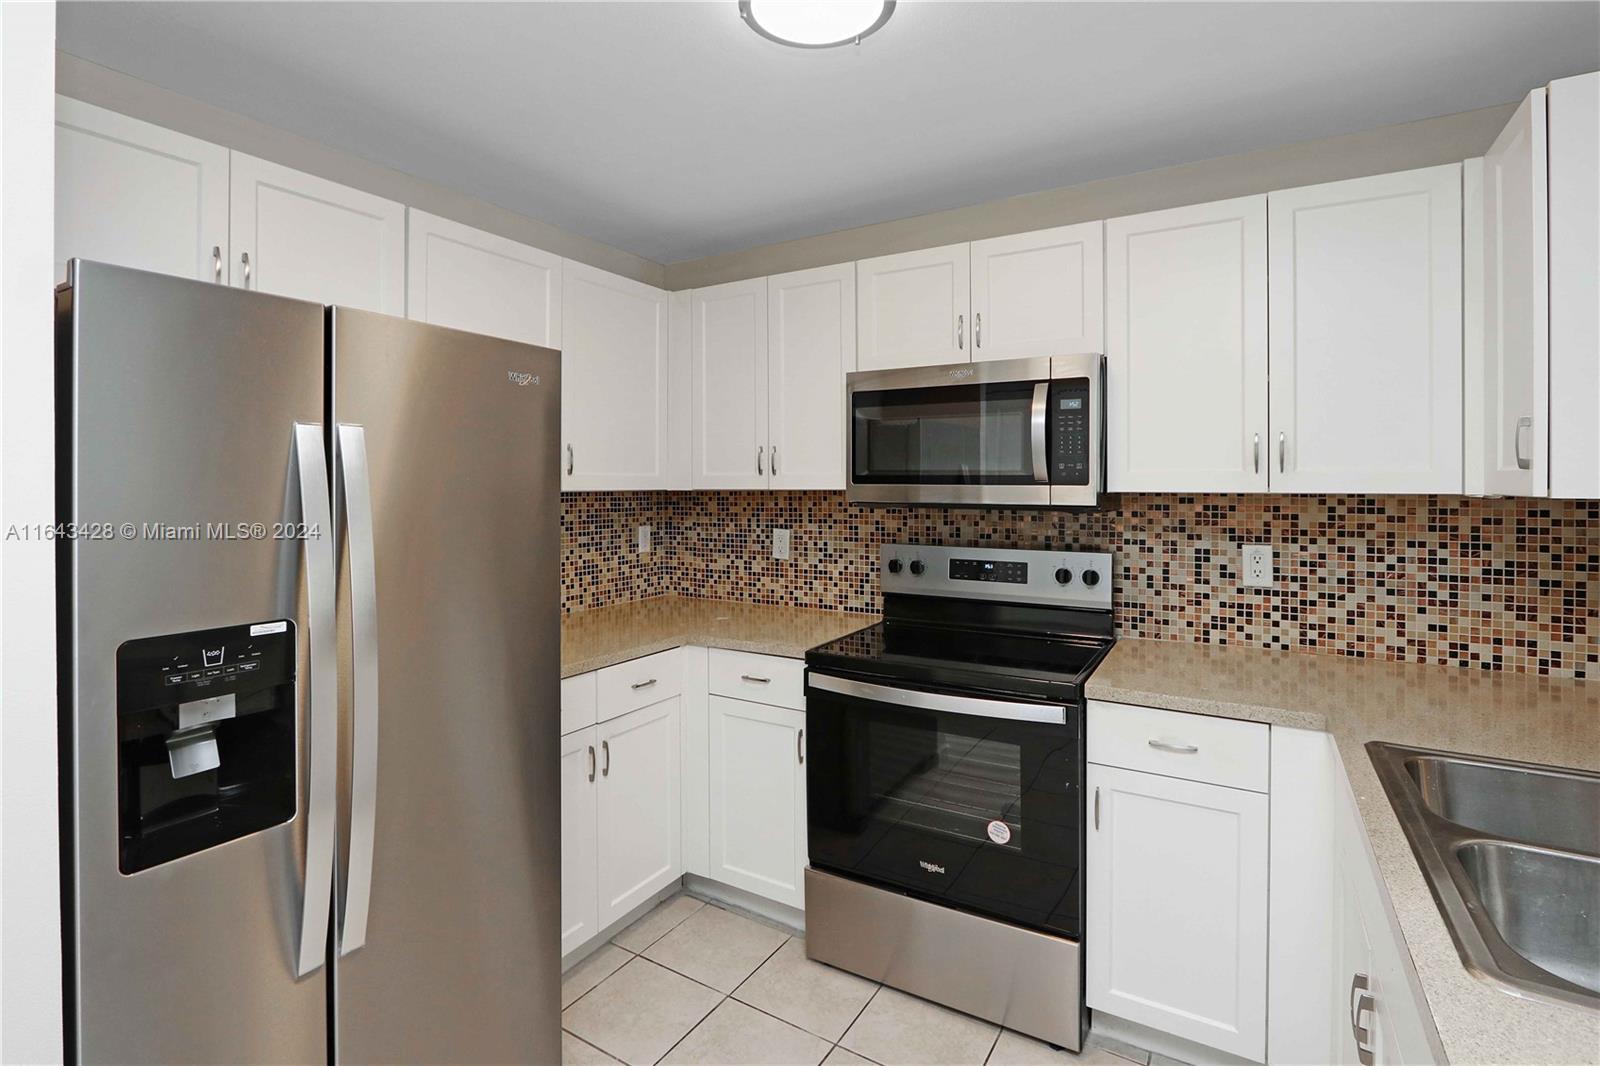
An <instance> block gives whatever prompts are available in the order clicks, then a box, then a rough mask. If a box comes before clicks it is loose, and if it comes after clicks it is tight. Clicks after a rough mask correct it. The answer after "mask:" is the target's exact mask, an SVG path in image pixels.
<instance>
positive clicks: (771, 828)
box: [709, 695, 806, 907]
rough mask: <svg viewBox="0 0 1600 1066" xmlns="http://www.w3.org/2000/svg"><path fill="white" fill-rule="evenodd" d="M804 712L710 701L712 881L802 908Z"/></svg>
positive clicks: (744, 702) (742, 702)
mask: <svg viewBox="0 0 1600 1066" xmlns="http://www.w3.org/2000/svg"><path fill="white" fill-rule="evenodd" d="M805 725H806V716H805V712H804V711H796V710H792V709H790V708H788V707H774V706H770V705H768V704H764V703H751V702H749V701H747V700H736V699H730V698H729V697H727V696H716V695H713V696H712V697H711V698H710V726H711V728H710V738H709V739H710V744H711V758H710V771H711V790H710V803H711V812H710V815H711V816H710V844H711V868H710V876H711V877H713V878H715V879H716V880H718V881H722V882H725V883H727V884H730V885H733V886H734V887H735V888H742V889H745V890H746V891H749V892H754V893H756V894H758V895H761V896H764V897H766V898H767V899H772V900H776V901H777V902H779V903H786V904H788V905H789V906H791V907H804V906H805V890H804V887H803V882H804V876H805V867H806V768H805V731H806V730H805Z"/></svg>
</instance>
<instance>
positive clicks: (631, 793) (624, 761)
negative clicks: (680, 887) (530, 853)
mask: <svg viewBox="0 0 1600 1066" xmlns="http://www.w3.org/2000/svg"><path fill="white" fill-rule="evenodd" d="M680 699H681V697H678V696H674V697H672V698H671V699H667V700H662V701H661V702H660V703H653V704H651V705H650V706H648V707H641V708H639V709H638V710H637V711H632V712H630V713H628V714H625V715H623V716H622V717H620V718H613V719H612V720H611V721H609V722H602V723H601V724H600V725H598V726H596V727H595V735H596V738H597V739H598V740H599V741H600V744H599V747H600V752H599V756H600V788H599V815H598V818H597V825H598V826H599V837H598V841H599V842H598V848H599V882H600V892H599V918H598V919H597V922H598V924H599V926H600V928H602V929H604V928H605V927H606V926H608V925H610V924H611V923H612V922H614V921H616V920H617V919H619V918H621V917H622V916H623V915H624V914H626V913H628V911H630V910H632V909H633V908H635V907H637V906H639V905H640V904H642V903H644V902H645V901H646V900H647V899H649V898H650V897H651V896H652V895H654V894H655V893H656V892H659V891H660V890H661V889H663V888H666V887H667V886H668V885H670V884H672V882H674V881H676V880H677V879H678V878H679V876H681V875H682V873H683V864H682V858H681V855H682V851H681V844H682V840H681V837H680V828H679V827H680V824H681V823H680V821H679V819H680V811H679V807H678V802H679V801H678V789H679V774H678V753H679V749H678V718H679V701H680Z"/></svg>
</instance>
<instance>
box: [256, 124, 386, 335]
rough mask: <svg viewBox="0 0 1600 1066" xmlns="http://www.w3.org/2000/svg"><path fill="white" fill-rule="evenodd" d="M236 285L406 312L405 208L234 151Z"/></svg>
mask: <svg viewBox="0 0 1600 1066" xmlns="http://www.w3.org/2000/svg"><path fill="white" fill-rule="evenodd" d="M229 169H230V173H231V182H230V184H231V190H232V191H231V195H230V197H229V217H230V219H231V223H230V225H229V228H228V236H229V239H230V243H231V255H230V259H229V263H230V266H229V270H230V277H231V279H232V282H233V284H234V285H238V286H242V287H243V288H247V289H259V290H260V291H262V292H271V293H276V294H277V295H279V296H292V297H295V298H296V299H300V300H311V301H314V302H316V303H325V304H342V305H344V306H345V307H355V308H359V309H361V310H364V311H381V312H383V313H384V314H386V315H403V314H405V310H406V289H405V278H406V209H405V207H404V206H403V205H401V204H397V203H395V202H394V201H393V200H385V199H383V198H381V197H378V196H373V195H372V194H370V193H364V192H361V191H359V190H357V189H352V188H350V187H348V186H345V185H339V184H337V183H335V182H331V181H327V180H325V179H323V178H318V177H314V176H312V175H310V174H304V173H301V172H300V171H298V170H290V169H289V168H288V167H282V166H279V165H278V164H276V163H269V162H267V161H266V160H265V159H256V158H254V157H252V156H248V155H243V154H241V153H239V152H233V153H231V156H230V160H229Z"/></svg>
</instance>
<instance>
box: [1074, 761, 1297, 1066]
mask: <svg viewBox="0 0 1600 1066" xmlns="http://www.w3.org/2000/svg"><path fill="white" fill-rule="evenodd" d="M1087 788H1088V794H1089V804H1090V812H1089V832H1088V846H1087V849H1086V852H1087V854H1086V858H1085V864H1086V868H1087V871H1088V883H1087V895H1088V900H1087V904H1088V914H1087V921H1086V922H1085V928H1084V942H1085V945H1086V947H1085V950H1086V953H1087V977H1086V995H1087V999H1088V1004H1089V1006H1090V1007H1091V1008H1094V1009H1096V1010H1103V1011H1105V1012H1107V1013H1109V1014H1114V1015H1116V1016H1117V1017H1119V1018H1125V1019H1127V1020H1129V1021H1132V1022H1137V1023H1138V1024H1141V1025H1146V1026H1150V1027H1151V1028H1154V1029H1160V1030H1162V1031H1164V1032H1167V1033H1171V1034H1173V1035H1174V1036H1179V1037H1182V1038H1184V1039H1187V1040H1192V1041H1195V1042H1196V1043H1200V1044H1205V1045H1206V1046H1208V1047H1214V1048H1218V1049H1220V1050H1222V1051H1227V1052H1230V1053H1232V1054H1235V1055H1240V1056H1243V1057H1244V1058H1247V1059H1251V1060H1254V1061H1257V1062H1260V1061H1263V1060H1264V1059H1265V1056H1266V1023H1267V797H1266V795H1264V794H1262V793H1259V792H1249V791H1245V790H1243V789H1237V788H1227V787H1224V786H1221V785H1212V784H1205V783H1201V782H1198V781H1184V780H1179V779H1177V778H1172V777H1165V776H1162V775H1159V774H1151V773H1143V772H1140V771H1135V770H1125V769H1121V768H1119V767H1112V766H1101V765H1098V764H1095V763H1090V764H1089V768H1088V777H1087Z"/></svg>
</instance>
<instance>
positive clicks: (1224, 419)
mask: <svg viewBox="0 0 1600 1066" xmlns="http://www.w3.org/2000/svg"><path fill="white" fill-rule="evenodd" d="M1105 232H1106V406H1107V410H1108V411H1109V415H1108V420H1107V427H1106V430H1107V432H1106V438H1107V439H1106V459H1107V470H1106V488H1107V489H1108V490H1110V491H1112V492H1163V491H1167V492H1251V491H1254V492H1264V491H1266V488H1267V198H1266V197H1265V196H1246V197H1242V198H1240V199H1237V200H1222V201H1219V202H1217V203H1209V204H1197V205H1195V206H1193V207H1178V208H1173V209H1171V210H1168V211H1154V212H1150V213H1148V214H1143V215H1132V216H1129V217H1127V218H1114V219H1111V220H1110V221H1108V222H1107V223H1106V224H1105Z"/></svg>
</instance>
